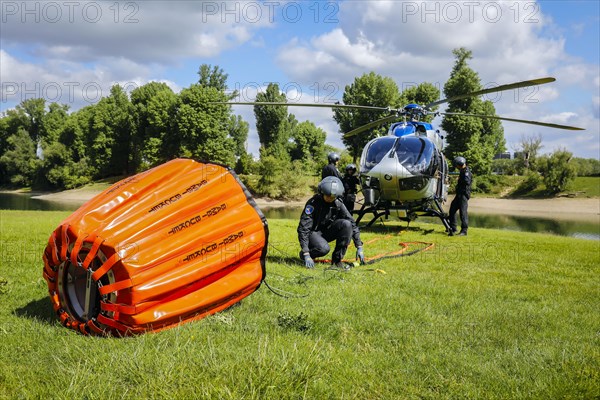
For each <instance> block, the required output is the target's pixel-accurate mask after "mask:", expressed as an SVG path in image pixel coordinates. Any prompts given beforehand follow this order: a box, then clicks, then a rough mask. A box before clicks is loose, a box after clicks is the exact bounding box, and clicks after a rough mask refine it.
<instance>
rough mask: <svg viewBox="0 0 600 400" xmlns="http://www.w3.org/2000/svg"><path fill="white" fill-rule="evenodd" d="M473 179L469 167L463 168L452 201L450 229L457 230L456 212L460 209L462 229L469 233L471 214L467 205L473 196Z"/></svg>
mask: <svg viewBox="0 0 600 400" xmlns="http://www.w3.org/2000/svg"><path fill="white" fill-rule="evenodd" d="M472 181H473V174H471V170H470V169H469V167H465V168H462V169H461V170H460V175H459V177H458V182H457V184H456V196H455V197H454V200H452V203H450V218H449V219H450V220H449V221H448V222H449V224H450V229H452V231H454V232H456V212H457V211H460V231H461V232H464V233H467V229H469V215H468V214H467V207H468V202H469V199H470V198H471V182H472Z"/></svg>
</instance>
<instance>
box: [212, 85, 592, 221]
mask: <svg viewBox="0 0 600 400" xmlns="http://www.w3.org/2000/svg"><path fill="white" fill-rule="evenodd" d="M555 80H556V79H555V78H552V77H546V78H538V79H531V80H526V81H521V82H515V83H510V84H505V85H500V86H496V87H493V88H488V89H483V90H479V91H475V92H470V93H465V94H461V95H457V96H452V97H449V98H446V99H442V100H437V101H434V102H431V103H429V104H426V105H423V106H421V105H418V104H407V105H406V106H404V107H402V108H390V107H375V106H365V105H352V104H339V103H336V104H314V103H286V102H223V103H218V104H230V105H263V106H288V107H290V106H299V107H328V108H332V109H334V108H342V109H343V108H347V109H358V110H365V111H379V112H381V111H385V112H387V113H388V114H389V115H387V116H385V117H383V118H380V119H378V120H375V121H372V122H370V123H368V124H366V125H363V126H360V127H358V128H356V129H353V130H351V131H349V132H347V133H345V134H344V138H349V137H352V136H354V135H358V134H361V133H363V132H366V131H368V130H369V129H372V128H375V127H378V126H381V125H384V124H387V123H391V125H390V126H389V129H388V134H387V136H380V137H376V138H374V139H372V140H371V141H369V142H368V143H367V144H366V145H365V147H364V148H363V151H362V155H361V158H360V176H359V178H360V182H361V191H362V194H363V201H362V205H361V207H360V209H356V210H354V211H353V213H354V214H356V216H357V217H356V222H357V223H359V222H360V221H361V220H362V219H363V217H365V216H366V215H370V214H372V218H371V220H370V221H369V222H368V223H367V224H366V226H367V227H368V226H371V225H372V224H373V223H375V222H376V221H377V220H379V219H380V218H382V217H385V219H388V218H389V216H390V215H391V213H392V212H396V214H397V216H398V218H399V219H400V220H404V221H407V222H408V223H410V222H411V221H413V220H415V219H416V218H417V217H418V216H432V217H437V218H439V219H440V220H441V222H442V224H443V225H444V227H445V228H446V231H448V232H449V231H450V226H449V222H448V219H447V214H446V212H445V211H444V209H443V206H442V205H443V204H444V203H445V202H446V201H447V198H448V187H449V167H448V162H447V160H446V158H445V156H444V154H443V152H442V149H443V146H444V143H443V139H444V138H443V136H442V135H441V134H440V131H439V129H436V128H435V127H434V126H433V125H432V124H431V123H429V122H424V121H422V119H423V117H425V116H428V115H433V116H434V117H435V116H439V115H457V116H464V117H474V118H490V119H498V120H502V121H511V122H518V123H524V124H532V125H540V126H545V127H550V128H556V129H567V130H584V129H583V128H577V127H574V126H568V125H559V124H553V123H547V122H539V121H531V120H523V119H515V118H506V117H499V116H495V115H481V114H467V113H455V112H439V111H432V108H433V107H436V106H438V105H440V104H444V103H449V102H452V101H456V100H461V99H465V98H469V97H476V96H482V95H485V94H489V93H495V92H501V91H506V90H512V89H518V88H523V87H531V86H536V85H542V84H546V83H551V82H554V81H555Z"/></svg>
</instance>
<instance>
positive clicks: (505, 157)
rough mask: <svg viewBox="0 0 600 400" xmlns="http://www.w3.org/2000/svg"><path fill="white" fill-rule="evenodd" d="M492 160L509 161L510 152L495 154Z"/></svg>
mask: <svg viewBox="0 0 600 400" xmlns="http://www.w3.org/2000/svg"><path fill="white" fill-rule="evenodd" d="M515 158H516V157H515ZM494 160H510V152H508V151H505V152H504V153H500V154H496V155H495V156H494Z"/></svg>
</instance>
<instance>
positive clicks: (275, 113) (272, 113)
mask: <svg viewBox="0 0 600 400" xmlns="http://www.w3.org/2000/svg"><path fill="white" fill-rule="evenodd" d="M256 101H257V102H286V97H285V94H284V93H281V92H280V91H279V85H278V84H276V83H269V85H268V86H267V90H266V91H265V92H261V93H258V94H257V95H256ZM254 116H255V117H256V130H257V131H258V138H259V140H260V144H261V146H262V147H263V149H264V150H262V151H261V158H262V154H263V152H264V154H269V155H273V156H275V157H276V158H279V159H283V158H286V157H287V151H286V143H287V139H288V137H289V136H288V135H287V134H286V130H285V124H286V120H287V118H288V110H287V107H282V106H261V105H255V106H254Z"/></svg>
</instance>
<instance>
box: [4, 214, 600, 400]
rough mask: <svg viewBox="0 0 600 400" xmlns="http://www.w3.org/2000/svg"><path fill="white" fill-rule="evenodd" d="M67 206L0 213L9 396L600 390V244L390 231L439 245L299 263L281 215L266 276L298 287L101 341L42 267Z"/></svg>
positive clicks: (366, 235) (498, 234) (456, 394)
mask: <svg viewBox="0 0 600 400" xmlns="http://www.w3.org/2000/svg"><path fill="white" fill-rule="evenodd" d="M67 215H68V213H63V212H34V211H31V212H29V211H0V257H1V258H0V262H1V264H0V399H4V398H8V399H13V398H35V399H38V398H40V399H41V398H44V399H45V398H56V399H84V398H89V399H121V398H126V399H142V398H168V399H171V398H178V399H179V398H181V399H183V398H186V399H187V398H199V399H304V398H305V399H361V400H362V399H404V398H408V399H411V398H427V399H456V398H477V399H481V398H485V399H510V398H519V399H520V398H536V399H537V398H539V399H560V398H569V399H571V398H581V399H590V398H598V397H599V396H600V315H599V310H600V271H599V270H600V242H598V241H587V240H582V239H572V238H564V237H558V236H549V235H543V234H528V233H521V232H509V231H495V230H485V229H471V230H470V231H469V236H468V237H465V238H458V237H453V238H449V237H447V236H445V235H444V233H443V231H442V228H441V226H438V225H426V224H413V225H414V227H411V229H410V230H402V232H401V233H400V234H398V232H399V230H398V227H389V228H384V227H380V228H377V229H376V230H374V231H369V232H363V240H364V241H365V242H367V244H366V245H365V251H366V253H367V257H369V256H373V255H375V254H380V253H389V252H393V251H396V250H398V248H399V247H398V243H399V242H412V241H419V242H427V243H432V244H434V247H433V248H431V249H430V250H428V251H423V252H419V253H417V254H414V255H411V256H406V257H401V258H392V259H385V260H382V261H380V262H378V263H375V264H372V265H368V266H361V267H357V268H354V269H352V270H351V271H349V272H333V271H325V269H324V266H323V265H318V267H317V268H316V269H315V270H306V269H304V268H301V267H300V266H299V265H298V264H297V263H296V261H295V257H297V251H298V246H297V242H296V231H295V229H296V224H297V222H296V221H292V220H270V221H269V227H270V245H271V247H270V249H269V257H268V262H267V282H268V283H269V285H270V286H272V287H274V288H276V289H277V290H279V291H281V292H285V293H287V294H288V297H287V298H284V297H280V296H276V295H275V294H274V293H272V292H271V291H270V290H269V289H268V288H267V287H266V286H265V285H263V286H261V288H260V289H259V290H258V291H257V292H255V293H254V294H252V295H251V296H249V297H248V298H246V299H244V300H243V301H242V302H241V304H240V305H239V306H236V307H233V308H232V309H230V310H228V311H226V312H223V313H220V314H218V315H215V316H211V317H208V318H205V319H203V320H200V321H197V322H193V323H189V324H185V325H182V326H179V327H176V328H173V329H169V330H166V331H163V332H159V333H155V334H146V335H141V336H137V337H129V338H97V337H85V336H82V335H80V334H77V333H75V332H74V331H71V330H69V329H66V328H64V327H62V326H61V325H60V324H59V323H58V321H57V320H56V318H55V316H54V315H53V313H52V309H51V307H50V302H49V300H48V295H47V287H46V283H45V281H44V279H43V278H42V261H41V255H42V251H43V249H44V247H45V244H46V241H47V239H48V236H49V234H50V233H51V231H52V230H53V229H54V228H55V227H56V226H57V225H58V224H59V223H60V221H61V220H62V219H63V218H65V217H66V216H67ZM417 222H418V221H417ZM388 229H389V230H388ZM387 235H390V236H387ZM349 253H353V249H352V248H351V249H350V251H349Z"/></svg>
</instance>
